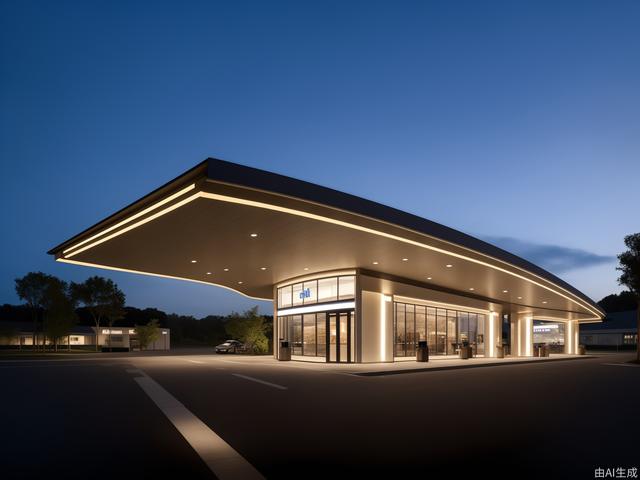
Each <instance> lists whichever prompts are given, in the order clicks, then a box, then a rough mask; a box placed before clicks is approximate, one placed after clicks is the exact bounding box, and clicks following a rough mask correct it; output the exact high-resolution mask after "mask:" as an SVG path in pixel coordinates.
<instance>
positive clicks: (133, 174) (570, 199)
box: [0, 0, 640, 316]
mask: <svg viewBox="0 0 640 480" xmlns="http://www.w3.org/2000/svg"><path fill="white" fill-rule="evenodd" d="M638 25H640V2H638V1H635V0H628V1H625V0H616V1H615V2H605V1H587V0H580V1H575V2H571V1H562V2H560V1H549V2H545V1H535V2H534V1H530V2H523V1H511V0H510V1H504V2H491V1H486V2H478V1H468V2H465V1H442V2H435V1H432V2H427V1H419V2H418V1H417V2H409V1H405V2H403V1H388V2H374V1H366V2H365V1H362V2H355V1H335V2H332V1H319V2H300V1H293V2H273V1H271V2H264V1H258V2H244V1H233V2H231V1H230V2H214V1H206V2H205V1H203V2H162V1H156V2H131V1H123V2H116V1H109V2H105V1H99V2H98V1H96V2H91V1H81V2H51V1H41V2H33V1H28V0H23V1H17V0H16V1H7V2H2V4H0V69H1V70H0V102H1V103H0V107H1V108H0V200H1V201H0V214H1V218H2V221H3V223H2V224H3V227H2V230H1V235H0V248H1V249H2V252H3V260H2V262H1V263H0V303H17V302H18V299H17V297H16V296H15V293H14V284H13V280H14V278H16V277H17V276H22V275H23V274H25V273H27V272H28V271H32V270H42V271H46V272H49V273H53V274H55V275H58V276H60V277H62V278H64V279H66V280H75V281H79V280H83V279H84V278H86V277H87V276H90V275H94V274H103V275H105V276H108V277H111V278H113V279H114V280H115V281H116V282H117V283H118V284H119V285H120V287H121V288H122V289H123V290H124V291H125V293H126V294H127V301H128V304H130V305H133V306H138V307H146V306H155V307H158V308H161V309H163V310H166V311H168V312H177V313H183V314H193V315H197V316H203V315H206V314H209V313H227V312H230V311H231V310H242V309H245V308H247V307H250V306H252V305H254V304H255V303H256V302H255V301H254V300H249V299H246V298H244V297H242V296H241V295H239V294H234V293H232V292H228V291H226V290H223V289H221V288H212V287H207V286H203V285H196V284H190V283H186V282H178V281H172V280H166V279H157V278H150V277H145V276H137V275H132V274H124V273H114V272H108V271H102V270H95V269H88V268H84V267H77V266H72V265H65V264H56V263H55V262H54V261H53V259H52V258H51V257H49V256H47V255H46V251H47V250H48V249H49V248H50V247H52V246H54V245H56V244H58V243H59V242H61V241H62V240H66V239H67V238H69V237H70V236H71V235H73V234H75V233H78V232H79V231H81V230H82V229H84V228H86V227H87V226H89V225H91V224H93V223H95V222H96V221H98V220H100V219H102V218H104V217H105V216H107V215H108V214H111V213H113V212H114V211H116V210H117V209H119V208H121V207H122V206H124V205H126V204H128V203H130V202H132V201H134V200H136V199H138V198H139V197H141V196H142V195H144V194H146V193H148V192H149V191H151V190H152V189H154V188H156V187H158V186H159V185H161V184H162V183H164V182H166V181H168V180H170V179H171V178H173V177H175V176H176V175H178V174H180V173H182V172H183V171H184V170H187V169H188V168H190V167H191V166H193V165H195V164H196V163H198V162H199V161H201V160H203V159H205V158H206V157H208V156H213V157H218V158H223V159H226V160H230V161H234V162H237V163H243V164H246V165H250V166H253V167H257V168H262V169H267V170H271V171H274V172H277V173H282V174H286V175H290V176H293V177H297V178H300V179H304V180H308V181H311V182H315V183H319V184H322V185H326V186H330V187H333V188H336V189H338V190H342V191H345V192H349V193H353V194H355V195H359V196H363V197H366V198H370V199H372V200H375V201H379V202H381V203H385V204H388V205H391V206H393V207H397V208H400V209H401V210H406V211H409V212H412V213H415V214H417V215H420V216H423V217H426V218H429V219H431V220H434V221H437V222H440V223H444V224H445V225H448V226H450V227H453V228H457V229H459V230H462V231H464V232H467V233H469V234H472V235H475V236H478V237H480V238H483V239H485V240H488V241H490V242H493V243H495V244H497V245H499V246H502V247H503V248H506V249H508V250H510V251H512V252H513V253H516V254H519V255H521V256H523V257H525V258H527V259H529V260H531V261H533V262H534V263H538V264H539V265H541V266H543V267H545V268H547V269H548V270H550V271H551V272H553V273H555V274H557V275H558V276H560V277H561V278H563V279H565V280H567V281H568V282H569V283H571V284H573V285H574V286H576V287H577V288H579V289H580V290H582V291H584V292H585V293H586V294H587V295H589V296H591V297H592V298H594V299H595V300H599V299H600V298H602V297H603V296H604V295H607V294H609V293H612V292H615V291H619V290H620V288H619V287H618V285H617V282H616V278H617V274H616V271H615V266H616V262H615V255H616V254H618V253H619V252H621V251H622V250H623V248H624V245H623V243H622V239H623V236H624V235H625V234H628V233H633V232H638V231H640V208H639V205H640V195H639V179H640V115H639V114H638V112H640V28H639V27H638ZM261 307H262V309H263V311H265V312H268V311H270V304H269V303H267V302H264V303H263V304H262V305H261Z"/></svg>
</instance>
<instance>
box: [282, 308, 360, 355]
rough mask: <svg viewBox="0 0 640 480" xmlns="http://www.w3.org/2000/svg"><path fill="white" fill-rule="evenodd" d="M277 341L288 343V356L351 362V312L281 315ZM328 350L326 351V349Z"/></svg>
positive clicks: (352, 313) (353, 328)
mask: <svg viewBox="0 0 640 480" xmlns="http://www.w3.org/2000/svg"><path fill="white" fill-rule="evenodd" d="M278 329H279V330H278V331H279V332H280V341H288V342H289V346H290V347H291V354H292V355H299V356H305V357H323V358H325V359H326V360H327V361H331V362H353V361H354V356H355V315H354V312H353V310H350V311H337V312H319V313H308V314H304V315H284V316H281V317H278ZM327 349H328V350H327Z"/></svg>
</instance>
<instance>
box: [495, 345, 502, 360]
mask: <svg viewBox="0 0 640 480" xmlns="http://www.w3.org/2000/svg"><path fill="white" fill-rule="evenodd" d="M496 358H504V347H503V346H502V345H498V346H497V347H496Z"/></svg>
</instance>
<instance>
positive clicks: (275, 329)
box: [273, 286, 280, 360]
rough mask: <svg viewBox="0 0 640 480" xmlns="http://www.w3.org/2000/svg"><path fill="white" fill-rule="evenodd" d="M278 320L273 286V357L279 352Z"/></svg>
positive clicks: (276, 357)
mask: <svg viewBox="0 0 640 480" xmlns="http://www.w3.org/2000/svg"><path fill="white" fill-rule="evenodd" d="M279 330H280V321H279V320H278V289H277V288H276V287H275V286H274V287H273V358H275V359H276V360H277V359H278V354H279V352H280V331H279Z"/></svg>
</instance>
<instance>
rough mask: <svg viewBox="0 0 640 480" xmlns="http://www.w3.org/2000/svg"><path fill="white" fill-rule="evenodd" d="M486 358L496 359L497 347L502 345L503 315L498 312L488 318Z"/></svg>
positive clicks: (492, 313) (486, 326)
mask: <svg viewBox="0 0 640 480" xmlns="http://www.w3.org/2000/svg"><path fill="white" fill-rule="evenodd" d="M484 331H485V334H486V336H487V337H486V342H485V346H484V348H485V354H484V356H485V357H494V358H495V357H496V347H498V346H500V345H502V315H501V314H500V313H498V312H491V313H490V314H489V315H488V317H487V323H486V325H485V329H484Z"/></svg>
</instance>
